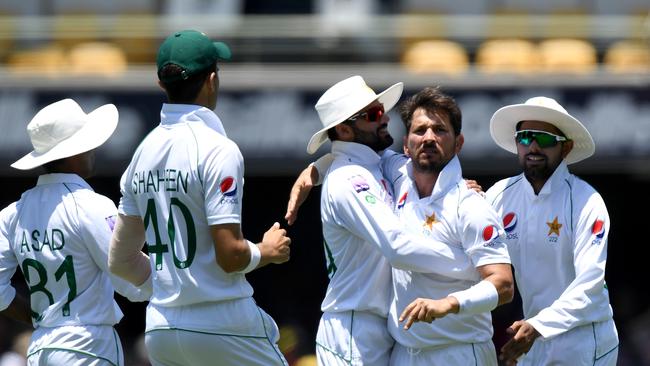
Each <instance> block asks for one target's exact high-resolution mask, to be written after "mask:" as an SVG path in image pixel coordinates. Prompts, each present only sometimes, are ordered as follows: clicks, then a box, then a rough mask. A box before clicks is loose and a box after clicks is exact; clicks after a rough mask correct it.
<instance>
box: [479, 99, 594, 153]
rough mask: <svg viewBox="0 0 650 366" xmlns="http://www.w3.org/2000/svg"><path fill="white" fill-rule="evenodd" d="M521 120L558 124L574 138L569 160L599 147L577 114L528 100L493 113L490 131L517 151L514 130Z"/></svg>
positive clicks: (505, 144)
mask: <svg viewBox="0 0 650 366" xmlns="http://www.w3.org/2000/svg"><path fill="white" fill-rule="evenodd" d="M520 121H543V122H548V123H550V124H552V125H554V126H556V127H557V128H559V129H560V130H561V131H562V133H564V135H565V136H566V137H567V138H568V139H570V140H572V141H573V149H572V150H571V152H570V153H569V154H568V155H567V157H566V158H565V160H566V163H567V164H573V163H577V162H579V161H581V160H583V159H586V158H588V157H590V156H591V155H593V153H594V151H595V150H596V145H595V144H594V140H593V138H592V137H591V134H589V131H588V130H587V129H586V128H585V126H584V125H583V124H582V123H580V121H578V120H577V119H576V118H574V117H573V116H571V115H569V114H567V113H562V112H560V111H557V110H555V109H552V108H548V107H544V106H538V105H529V104H514V105H509V106H505V107H503V108H501V109H499V110H498V111H496V112H495V113H494V115H492V119H491V120H490V135H492V139H493V140H494V142H496V144H497V145H499V146H500V147H501V148H502V149H504V150H506V151H509V152H511V153H514V154H516V153H517V145H516V142H515V132H516V131H515V130H516V127H517V123H519V122H520Z"/></svg>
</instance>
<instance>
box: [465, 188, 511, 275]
mask: <svg viewBox="0 0 650 366" xmlns="http://www.w3.org/2000/svg"><path fill="white" fill-rule="evenodd" d="M466 194H467V195H468V196H467V197H466V198H465V199H464V200H463V201H462V203H461V210H460V220H459V225H461V227H460V228H459V230H458V231H459V232H460V233H461V235H462V238H461V240H462V243H463V247H464V248H465V251H466V252H467V254H468V255H469V256H470V258H471V259H472V262H473V263H474V265H475V266H476V267H480V266H484V265H487V264H496V263H508V264H509V263H510V256H509V255H508V248H507V246H506V244H505V242H504V238H505V231H504V230H503V227H502V225H501V222H500V220H499V218H498V215H497V213H496V212H495V211H494V209H493V208H492V207H490V205H489V204H488V203H487V201H486V200H485V199H484V198H483V197H481V196H479V195H478V194H476V193H475V192H467V193H466Z"/></svg>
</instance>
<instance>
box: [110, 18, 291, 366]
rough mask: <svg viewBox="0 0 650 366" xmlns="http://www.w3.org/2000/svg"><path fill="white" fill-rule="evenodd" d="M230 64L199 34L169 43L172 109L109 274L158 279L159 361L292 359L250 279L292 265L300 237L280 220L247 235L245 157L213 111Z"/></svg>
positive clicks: (153, 304) (154, 135) (129, 173)
mask: <svg viewBox="0 0 650 366" xmlns="http://www.w3.org/2000/svg"><path fill="white" fill-rule="evenodd" d="M230 57H231V51H230V49H229V48H228V46H227V45H226V44H224V43H221V42H213V41H212V40H210V39H209V38H208V37H207V36H206V35H205V34H203V33H200V32H197V31H194V30H185V31H181V32H176V33H174V34H172V35H170V36H169V37H167V38H166V39H165V41H164V42H163V43H162V44H161V46H160V48H159V50H158V56H157V65H158V78H159V80H160V86H161V87H162V88H163V89H164V90H165V92H166V94H167V98H168V100H169V103H166V104H163V106H162V110H161V112H160V118H161V121H160V124H159V125H158V126H157V127H156V128H155V129H153V130H152V131H151V132H150V133H149V135H148V136H147V137H146V138H145V139H144V140H143V141H142V143H141V144H140V146H139V147H138V148H137V150H136V151H135V153H134V155H133V159H132V160H131V163H130V164H129V166H128V167H127V169H126V171H125V172H124V174H123V176H122V180H121V191H122V199H121V201H120V205H119V217H118V221H117V224H116V229H115V235H114V236H113V240H112V242H111V250H110V257H109V261H110V269H111V271H113V272H114V273H115V274H118V275H119V276H122V277H124V278H125V279H127V280H129V281H131V282H132V283H137V282H139V281H141V280H142V278H146V277H147V276H149V273H151V274H152V277H153V297H152V299H151V301H150V303H149V306H148V308H147V320H146V336H145V344H146V347H147V351H148V353H149V357H150V360H151V363H152V364H153V365H156V366H157V365H185V366H190V365H197V366H198V365H200V366H203V365H264V366H267V365H286V364H287V362H286V360H285V359H284V357H283V356H282V354H281V353H280V350H279V349H278V346H277V341H278V339H279V332H278V328H277V325H276V324H275V322H274V321H273V319H272V318H271V317H270V316H269V315H268V314H266V313H265V312H264V311H263V310H262V309H260V308H259V307H257V305H256V304H255V301H254V300H253V298H252V295H253V289H252V287H251V286H250V284H249V283H248V282H247V281H246V277H245V274H246V273H248V272H250V271H252V270H254V269H256V268H259V267H261V266H264V265H266V264H268V263H283V262H286V261H287V260H289V253H290V251H289V244H290V242H291V240H290V239H289V238H288V237H287V236H286V235H285V234H286V231H285V230H284V229H280V228H279V224H277V223H276V224H274V225H273V226H272V227H271V228H270V229H269V230H268V231H267V232H266V234H265V235H264V238H263V239H262V242H261V243H259V244H253V243H251V242H250V241H248V240H246V239H244V236H243V234H242V231H241V209H242V194H243V188H244V187H243V184H244V178H243V176H244V163H243V158H242V155H241V153H240V151H239V149H238V147H237V145H236V144H235V143H234V142H233V141H231V140H229V139H228V137H227V136H226V132H225V130H224V128H223V125H222V123H221V121H220V119H219V117H218V116H217V115H216V114H215V113H214V112H213V109H214V108H215V107H216V103H217V96H218V89H219V77H218V73H217V71H218V69H217V61H218V60H228V59H230ZM145 240H146V244H147V248H148V251H149V255H150V258H146V257H145V256H144V255H143V254H142V252H141V248H142V247H143V245H144V244H145Z"/></svg>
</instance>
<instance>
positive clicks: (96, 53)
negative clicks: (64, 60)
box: [68, 42, 127, 76]
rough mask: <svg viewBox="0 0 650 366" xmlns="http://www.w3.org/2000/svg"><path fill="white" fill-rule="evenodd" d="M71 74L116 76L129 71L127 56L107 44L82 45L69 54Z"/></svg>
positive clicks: (88, 43) (115, 47)
mask: <svg viewBox="0 0 650 366" xmlns="http://www.w3.org/2000/svg"><path fill="white" fill-rule="evenodd" d="M68 61H69V63H70V72H71V73H73V74H96V75H105V76H114V75H117V74H120V73H123V72H124V71H126V69H127V61H126V55H125V54H124V52H123V51H122V50H121V49H120V48H119V47H117V46H115V45H112V44H110V43H107V42H86V43H80V44H78V45H76V46H74V47H72V49H70V52H69V53H68Z"/></svg>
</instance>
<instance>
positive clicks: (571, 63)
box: [539, 38, 598, 73]
mask: <svg viewBox="0 0 650 366" xmlns="http://www.w3.org/2000/svg"><path fill="white" fill-rule="evenodd" d="M539 59H540V62H541V65H540V66H541V70H542V71H546V72H556V73H589V72H593V71H595V70H596V68H597V66H598V64H597V56H596V48H595V47H594V46H593V45H592V44H591V43H589V42H587V41H585V40H581V39H572V38H554V39H545V40H542V41H541V42H540V43H539Z"/></svg>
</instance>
